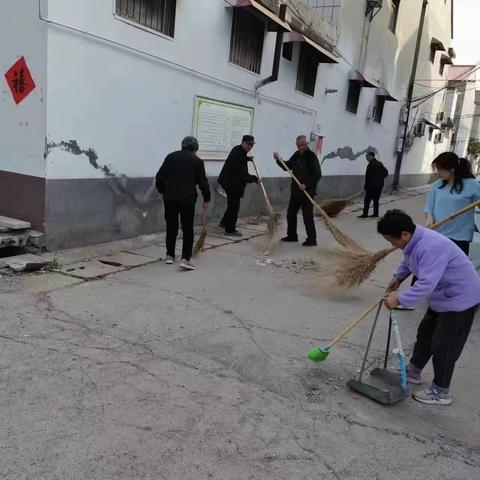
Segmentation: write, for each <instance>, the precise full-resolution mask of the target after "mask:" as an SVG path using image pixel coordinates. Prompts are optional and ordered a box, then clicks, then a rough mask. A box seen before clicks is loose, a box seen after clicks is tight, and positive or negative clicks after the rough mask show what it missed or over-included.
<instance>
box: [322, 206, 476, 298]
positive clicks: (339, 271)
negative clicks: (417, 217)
mask: <svg viewBox="0 0 480 480" xmlns="http://www.w3.org/2000/svg"><path fill="white" fill-rule="evenodd" d="M478 206H480V200H477V201H475V202H473V203H471V204H470V205H467V206H466V207H464V208H462V209H461V210H458V211H457V212H455V213H452V214H451V215H449V216H448V217H446V218H444V219H443V220H440V221H439V222H437V223H434V224H433V225H432V226H431V227H430V228H431V229H435V228H438V227H440V226H442V225H444V224H445V223H448V222H450V221H451V220H454V219H455V218H457V217H459V216H460V215H463V214H464V213H466V212H468V211H470V210H472V209H474V208H475V207H478ZM395 250H397V248H387V249H384V250H379V251H378V252H375V253H370V252H367V251H363V252H358V251H357V252H354V251H348V250H347V251H341V252H340V251H337V252H335V253H334V255H336V256H337V257H338V261H337V264H336V269H335V281H334V282H333V285H332V287H333V288H334V289H337V290H350V289H352V288H354V287H358V286H360V285H361V284H362V283H363V282H364V281H365V280H366V279H367V278H368V277H369V276H370V275H371V274H372V273H373V271H374V270H375V269H376V267H377V266H378V264H379V263H380V262H381V261H382V260H383V259H384V258H385V257H386V256H387V255H389V254H390V253H392V252H394V251H395ZM329 254H332V252H329Z"/></svg>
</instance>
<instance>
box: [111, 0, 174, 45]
mask: <svg viewBox="0 0 480 480" xmlns="http://www.w3.org/2000/svg"><path fill="white" fill-rule="evenodd" d="M176 7H177V0H116V2H115V13H116V14H117V15H118V16H120V17H123V18H126V19H127V20H131V21H132V22H135V23H138V24H139V25H143V26H144V27H147V28H151V29H152V30H155V31H157V32H160V33H163V34H164V35H168V36H169V37H173V36H174V34H175V10H176Z"/></svg>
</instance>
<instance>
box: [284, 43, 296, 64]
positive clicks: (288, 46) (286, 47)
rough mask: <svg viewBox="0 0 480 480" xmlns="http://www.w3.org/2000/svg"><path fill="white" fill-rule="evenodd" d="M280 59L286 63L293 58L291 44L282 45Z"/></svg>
mask: <svg viewBox="0 0 480 480" xmlns="http://www.w3.org/2000/svg"><path fill="white" fill-rule="evenodd" d="M282 57H283V58H285V59H286V60H288V61H290V62H291V61H292V58H293V42H287V43H284V44H283V50H282Z"/></svg>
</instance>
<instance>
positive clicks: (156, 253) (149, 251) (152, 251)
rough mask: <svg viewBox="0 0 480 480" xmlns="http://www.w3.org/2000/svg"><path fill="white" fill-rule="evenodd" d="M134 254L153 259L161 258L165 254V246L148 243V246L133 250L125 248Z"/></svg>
mask: <svg viewBox="0 0 480 480" xmlns="http://www.w3.org/2000/svg"><path fill="white" fill-rule="evenodd" d="M127 251H128V252H129V253H133V254H135V255H143V256H145V257H149V258H152V259H154V260H157V261H158V260H163V259H164V258H165V256H166V251H165V247H163V246H162V247H160V246H159V245H150V246H149V247H143V248H137V249H135V250H127Z"/></svg>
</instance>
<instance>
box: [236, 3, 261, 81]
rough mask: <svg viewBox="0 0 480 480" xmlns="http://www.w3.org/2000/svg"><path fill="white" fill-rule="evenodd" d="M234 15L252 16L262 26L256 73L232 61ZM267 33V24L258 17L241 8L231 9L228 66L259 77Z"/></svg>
mask: <svg viewBox="0 0 480 480" xmlns="http://www.w3.org/2000/svg"><path fill="white" fill-rule="evenodd" d="M236 15H247V16H252V17H254V18H255V19H256V20H258V22H259V23H262V25H263V32H262V44H261V49H260V59H259V61H258V72H257V71H255V70H251V69H250V68H248V67H245V66H243V65H239V64H238V63H235V62H234V61H233V59H232V41H233V36H234V23H235V16H236ZM266 31H267V24H266V22H265V21H264V20H262V19H261V18H260V17H259V16H257V15H255V14H254V13H252V12H249V11H248V10H245V9H243V8H233V9H232V20H231V22H230V45H229V50H228V63H229V65H231V66H233V67H236V68H240V69H242V70H243V71H244V72H248V73H251V74H253V75H257V76H258V75H260V74H261V71H262V62H263V51H264V47H265V35H266Z"/></svg>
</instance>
